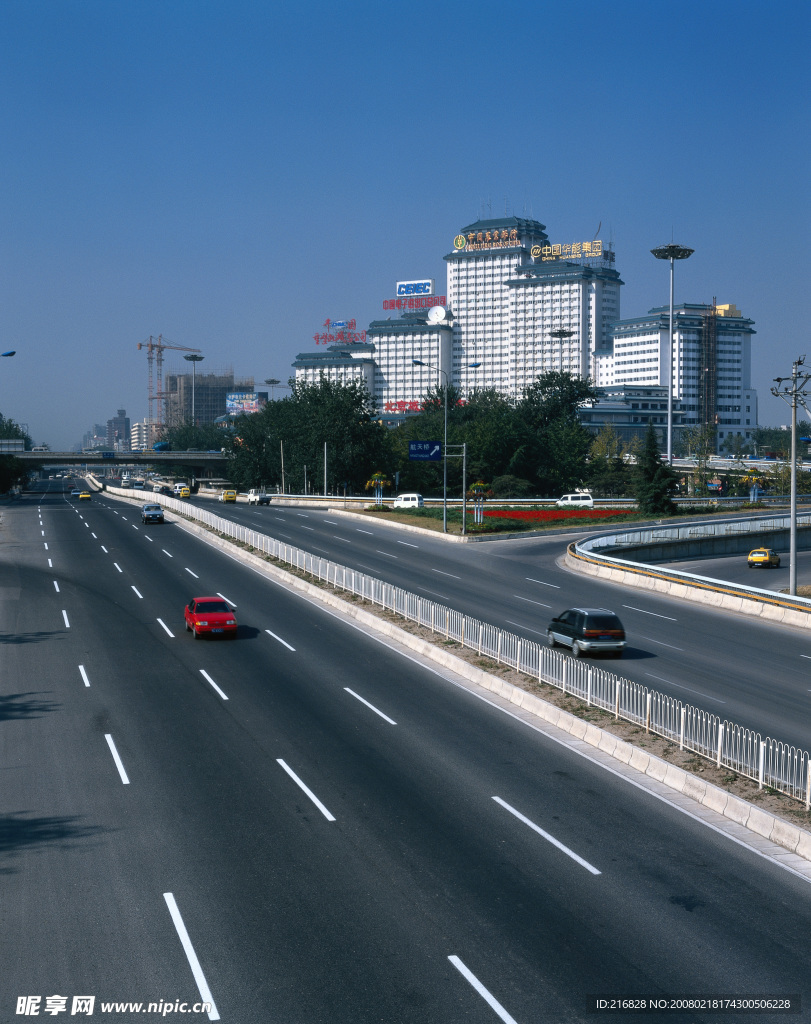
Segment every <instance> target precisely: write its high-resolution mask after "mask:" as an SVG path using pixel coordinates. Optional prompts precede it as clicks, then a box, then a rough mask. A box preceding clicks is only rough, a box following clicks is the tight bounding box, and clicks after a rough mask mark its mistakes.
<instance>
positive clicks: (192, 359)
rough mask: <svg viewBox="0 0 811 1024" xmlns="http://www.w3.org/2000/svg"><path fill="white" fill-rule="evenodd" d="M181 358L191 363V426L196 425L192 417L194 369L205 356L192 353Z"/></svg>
mask: <svg viewBox="0 0 811 1024" xmlns="http://www.w3.org/2000/svg"><path fill="white" fill-rule="evenodd" d="M183 358H184V359H185V360H186V362H187V363H191V425H192V426H193V427H196V426H197V421H196V419H195V417H194V385H195V383H196V377H197V374H196V369H197V364H198V363H202V361H203V360H204V359H205V356H198V355H194V354H192V355H190V356H183Z"/></svg>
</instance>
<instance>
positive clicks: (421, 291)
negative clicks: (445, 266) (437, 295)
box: [397, 278, 434, 295]
mask: <svg viewBox="0 0 811 1024" xmlns="http://www.w3.org/2000/svg"><path fill="white" fill-rule="evenodd" d="M397 294H398V295H433V294H434V281H433V278H431V279H430V280H425V281H398V282H397Z"/></svg>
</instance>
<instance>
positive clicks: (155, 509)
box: [144, 505, 161, 512]
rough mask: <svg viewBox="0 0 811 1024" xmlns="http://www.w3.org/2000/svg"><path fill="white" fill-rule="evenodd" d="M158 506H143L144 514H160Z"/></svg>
mask: <svg viewBox="0 0 811 1024" xmlns="http://www.w3.org/2000/svg"><path fill="white" fill-rule="evenodd" d="M160 510H161V507H160V505H144V512H160Z"/></svg>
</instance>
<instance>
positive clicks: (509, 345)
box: [445, 217, 622, 398]
mask: <svg viewBox="0 0 811 1024" xmlns="http://www.w3.org/2000/svg"><path fill="white" fill-rule="evenodd" d="M445 259H446V261H447V265H448V304H449V306H450V308H451V311H452V313H453V317H454V323H453V373H454V377H453V382H454V383H455V384H457V385H458V386H459V387H460V388H461V389H462V391H463V392H467V391H469V390H472V389H474V388H476V387H494V388H496V389H498V390H499V391H501V392H503V393H504V394H507V395H510V396H511V397H514V398H520V397H521V395H522V393H523V391H524V389H525V388H526V387H528V386H529V385H530V384H531V383H532V382H533V381H534V380H535V379H536V378H537V377H538V376H539V375H540V374H542V373H547V372H549V371H550V370H562V371H565V372H568V373H572V374H576V375H577V376H580V377H585V378H589V377H591V378H596V369H597V364H598V361H599V360H600V358H601V357H603V356H605V355H606V354H608V353H610V351H611V348H610V345H611V334H610V324H611V322H612V321H614V320H616V319H618V317H619V312H620V291H619V290H620V286H621V285H622V281H621V280H620V277H619V274H618V273H617V271H616V270H615V269H614V267H613V263H614V254H613V252H611V251H609V250H607V249H603V245H602V242H599V241H596V240H595V241H591V242H575V243H550V241H549V239H548V237H547V234H546V230H545V226H544V225H543V224H540V223H539V222H538V221H535V220H525V219H522V218H519V217H504V218H502V219H497V220H481V221H476V222H475V223H474V224H469V225H468V226H467V227H466V228H464V229H463V230H462V231H461V232H460V233H459V234H458V235H457V236H456V238H455V239H454V251H453V252H452V253H450V254H449V255H447V256H446V257H445ZM471 363H478V364H480V365H479V366H478V367H476V368H475V369H470V368H469V367H470V364H471Z"/></svg>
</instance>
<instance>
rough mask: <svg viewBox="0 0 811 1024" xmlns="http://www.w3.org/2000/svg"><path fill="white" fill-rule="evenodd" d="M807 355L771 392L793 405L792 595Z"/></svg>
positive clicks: (810, 375) (808, 378)
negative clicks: (800, 409)
mask: <svg viewBox="0 0 811 1024" xmlns="http://www.w3.org/2000/svg"><path fill="white" fill-rule="evenodd" d="M804 362H805V356H800V358H799V359H797V360H796V362H795V363H794V365H793V366H792V368H791V376H790V377H775V378H774V382H775V384H776V385H777V387H776V388H772V389H771V392H772V394H773V395H774V396H775V398H782V399H783V401H784V402H787V403H788V404H789V405H790V406H791V511H790V513H789V516H790V521H789V556H788V564H789V575H788V592H789V595H790V596H791V597H796V596H797V401H798V400H799V401H800V402H801V403H802V405H803V407H804V406H805V398H806V397H807V395H808V392H807V391H806V390H805V389H806V388H807V387H808V382H809V381H811V373H805V372H801V371H800V367H801V366H802V365H803V363H804Z"/></svg>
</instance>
